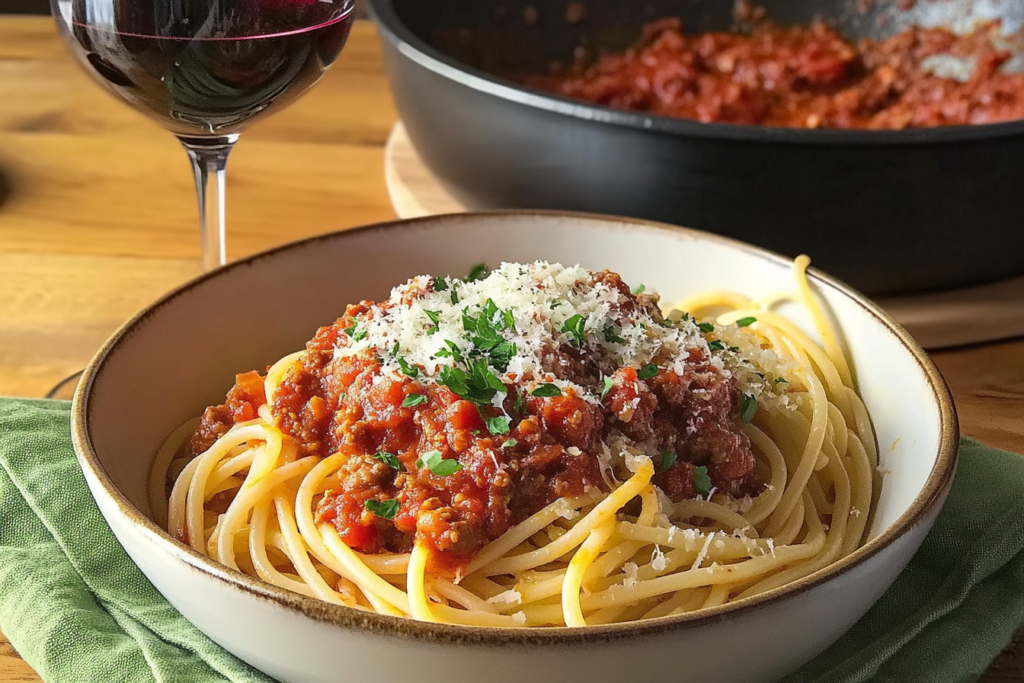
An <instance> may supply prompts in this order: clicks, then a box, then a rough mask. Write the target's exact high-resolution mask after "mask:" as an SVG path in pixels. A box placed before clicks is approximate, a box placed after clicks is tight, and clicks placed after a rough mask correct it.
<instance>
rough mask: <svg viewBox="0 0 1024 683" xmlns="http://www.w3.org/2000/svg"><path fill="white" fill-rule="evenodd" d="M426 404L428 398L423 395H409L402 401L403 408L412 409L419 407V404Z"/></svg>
mask: <svg viewBox="0 0 1024 683" xmlns="http://www.w3.org/2000/svg"><path fill="white" fill-rule="evenodd" d="M426 402H427V397H426V396H424V395H423V394H409V395H408V396H406V397H405V398H404V399H402V407H403V408H412V407H413V406H418V405H419V404H421V403H426Z"/></svg>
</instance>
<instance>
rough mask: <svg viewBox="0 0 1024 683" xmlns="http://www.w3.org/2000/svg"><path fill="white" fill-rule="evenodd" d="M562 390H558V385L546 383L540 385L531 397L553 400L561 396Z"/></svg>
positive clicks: (532, 392) (531, 393)
mask: <svg viewBox="0 0 1024 683" xmlns="http://www.w3.org/2000/svg"><path fill="white" fill-rule="evenodd" d="M561 395H562V390H561V389H559V388H558V385H557V384H551V383H550V382H545V383H543V384H538V385H537V386H536V387H535V388H534V390H533V391H531V392H530V396H536V397H538V398H553V397H555V396H561Z"/></svg>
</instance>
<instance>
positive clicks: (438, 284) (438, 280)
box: [433, 277, 448, 292]
mask: <svg viewBox="0 0 1024 683" xmlns="http://www.w3.org/2000/svg"><path fill="white" fill-rule="evenodd" d="M433 287H434V291H435V292H443V291H444V290H446V289H448V281H447V280H445V279H444V278H443V277H435V278H434V283H433Z"/></svg>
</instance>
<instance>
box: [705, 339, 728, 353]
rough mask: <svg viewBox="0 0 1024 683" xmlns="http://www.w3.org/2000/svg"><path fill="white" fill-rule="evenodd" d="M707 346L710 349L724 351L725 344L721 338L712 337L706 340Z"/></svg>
mask: <svg viewBox="0 0 1024 683" xmlns="http://www.w3.org/2000/svg"><path fill="white" fill-rule="evenodd" d="M708 348H709V349H711V350H712V351H725V344H723V343H722V340H721V339H714V340H712V341H709V342H708Z"/></svg>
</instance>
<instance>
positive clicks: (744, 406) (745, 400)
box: [740, 394, 757, 422]
mask: <svg viewBox="0 0 1024 683" xmlns="http://www.w3.org/2000/svg"><path fill="white" fill-rule="evenodd" d="M755 415H757V399H756V398H754V397H753V396H748V395H747V394H741V396H740V418H742V420H743V421H744V422H750V421H751V420H753V419H754V416H755Z"/></svg>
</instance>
